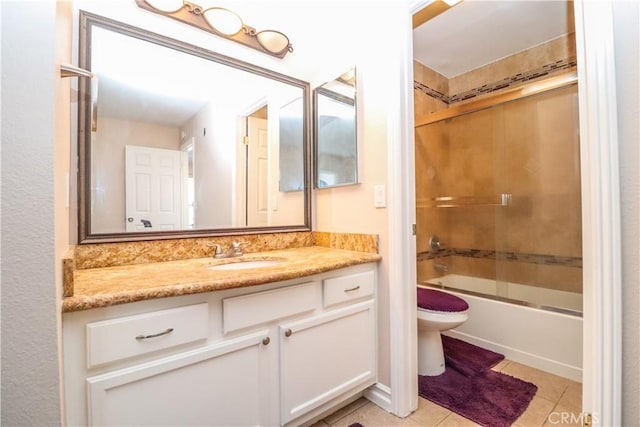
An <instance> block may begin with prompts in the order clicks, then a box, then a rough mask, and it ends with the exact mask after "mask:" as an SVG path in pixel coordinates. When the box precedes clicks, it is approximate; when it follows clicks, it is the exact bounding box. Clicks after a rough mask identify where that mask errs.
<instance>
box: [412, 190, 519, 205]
mask: <svg viewBox="0 0 640 427" xmlns="http://www.w3.org/2000/svg"><path fill="white" fill-rule="evenodd" d="M512 203H513V197H512V195H511V193H502V194H500V196H499V200H498V201H496V200H495V198H489V197H477V196H466V197H452V196H442V197H434V198H432V199H429V203H418V207H419V208H460V207H473V206H509V205H511V204H512Z"/></svg>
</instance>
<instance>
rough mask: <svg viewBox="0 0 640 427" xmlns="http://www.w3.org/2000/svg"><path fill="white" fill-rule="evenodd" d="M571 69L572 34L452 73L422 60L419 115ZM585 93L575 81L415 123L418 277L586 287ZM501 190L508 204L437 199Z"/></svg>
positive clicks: (490, 196)
mask: <svg viewBox="0 0 640 427" xmlns="http://www.w3.org/2000/svg"><path fill="white" fill-rule="evenodd" d="M569 70H575V39H574V35H573V34H570V35H567V36H565V37H561V38H558V39H555V40H552V41H550V42H548V43H546V44H544V45H539V46H536V47H534V48H532V49H530V50H528V51H524V52H520V53H518V54H516V55H513V56H512V57H508V58H504V59H503V60H500V61H497V62H496V63H493V64H489V65H487V66H484V67H481V68H479V69H476V70H472V71H470V72H468V73H466V74H463V75H460V76H456V77H453V78H451V79H447V78H446V77H444V76H442V75H440V74H438V73H436V72H435V71H433V70H430V69H428V68H427V67H425V66H423V65H422V64H419V63H416V64H415V67H414V71H415V72H414V78H415V80H416V81H415V85H414V87H415V90H414V94H415V112H416V116H420V117H422V118H424V117H425V116H426V115H428V114H429V113H431V112H436V111H440V110H444V109H447V108H448V107H449V106H450V104H451V106H457V105H459V104H460V103H468V102H473V100H475V99H477V98H479V97H484V96H490V94H492V93H499V91H500V90H504V89H507V88H510V87H513V86H520V85H522V84H525V83H527V82H531V81H536V80H537V79H542V78H546V77H549V76H552V75H553V74H555V73H558V72H563V71H569ZM577 96H578V95H577V85H573V86H569V87H566V88H563V89H557V90H554V91H551V92H548V93H544V94H540V95H537V96H534V97H530V98H524V99H521V100H518V101H514V102H510V103H507V104H503V105H498V106H494V107H491V108H488V109H485V110H481V111H478V112H475V113H471V114H466V115H464V116H460V117H454V118H451V119H447V120H442V121H440V122H435V123H432V124H429V125H425V126H420V127H418V128H416V133H415V140H416V151H415V159H416V165H415V166H416V199H417V200H416V201H417V205H418V208H417V213H416V220H417V252H418V259H417V266H418V280H419V281H424V280H428V279H431V278H434V277H438V276H441V275H443V274H446V273H448V274H460V275H466V276H473V277H481V278H486V279H492V280H505V281H508V282H512V283H520V284H525V285H532V286H538V287H545V288H550V289H558V290H564V291H570V292H578V293H581V292H582V234H581V197H580V150H579V145H580V144H579V132H578V129H579V126H578V111H577ZM502 193H509V194H511V195H512V203H511V204H510V205H509V206H489V204H483V203H471V204H470V205H468V206H460V207H452V208H438V207H434V206H433V199H434V198H437V197H443V196H449V197H456V198H458V197H460V198H462V199H461V200H465V199H467V198H469V199H472V200H473V199H477V200H495V199H496V197H499V196H500V194H502ZM433 235H437V236H438V237H439V238H440V242H441V244H442V245H441V247H442V248H444V249H443V250H441V251H440V252H438V253H437V254H432V253H430V252H429V238H430V237H431V236H433ZM444 269H446V270H447V271H443V270H444Z"/></svg>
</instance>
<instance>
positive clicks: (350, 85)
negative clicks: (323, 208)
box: [313, 67, 358, 188]
mask: <svg viewBox="0 0 640 427" xmlns="http://www.w3.org/2000/svg"><path fill="white" fill-rule="evenodd" d="M313 104H314V113H315V114H314V142H315V143H314V149H315V156H314V158H315V167H314V175H315V176H314V185H315V187H316V188H328V187H339V186H344V185H352V184H357V183H358V152H357V146H358V138H357V134H358V132H357V119H356V118H357V102H356V69H355V67H354V68H351V69H349V70H347V71H346V72H345V73H343V74H341V75H340V76H338V77H337V78H335V79H333V80H331V81H329V82H326V83H324V84H323V85H322V86H319V87H317V88H316V89H314V91H313Z"/></svg>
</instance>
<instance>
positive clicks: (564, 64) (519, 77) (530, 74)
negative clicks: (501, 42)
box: [413, 57, 577, 105]
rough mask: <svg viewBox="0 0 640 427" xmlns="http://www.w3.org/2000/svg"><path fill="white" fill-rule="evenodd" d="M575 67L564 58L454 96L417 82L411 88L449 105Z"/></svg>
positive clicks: (572, 58)
mask: <svg viewBox="0 0 640 427" xmlns="http://www.w3.org/2000/svg"><path fill="white" fill-rule="evenodd" d="M576 65H577V61H576V58H575V57H570V58H565V59H561V60H559V61H556V62H552V63H551V64H546V65H543V66H542V67H539V68H535V69H533V70H529V71H526V72H523V73H518V74H516V75H514V76H510V77H506V78H504V79H502V80H498V81H496V82H493V83H488V84H486V85H482V86H480V87H476V88H473V89H471V90H468V91H465V92H462V93H458V94H455V95H445V94H443V93H441V92H439V91H437V90H435V89H433V88H430V87H429V86H427V85H425V84H423V83H420V82H417V81H414V82H413V88H414V89H415V90H419V91H421V92H422V93H424V94H425V95H427V96H430V97H432V98H435V99H437V100H438V101H442V102H444V103H446V104H448V105H451V104H455V103H457V102H461V101H466V100H468V99H471V98H475V97H477V96H480V95H486V94H488V93H491V92H496V91H499V90H502V89H506V88H509V87H512V86H517V85H519V84H522V83H524V82H527V81H530V80H536V79H539V78H541V77H545V76H548V75H550V74H553V73H557V72H558V71H566V70H569V69H572V68H574V67H575V66H576Z"/></svg>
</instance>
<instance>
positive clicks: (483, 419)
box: [418, 368, 538, 427]
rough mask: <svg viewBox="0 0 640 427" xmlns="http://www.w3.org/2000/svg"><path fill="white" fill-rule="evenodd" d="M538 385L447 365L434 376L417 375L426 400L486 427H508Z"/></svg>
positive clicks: (497, 373) (420, 389)
mask: <svg viewBox="0 0 640 427" xmlns="http://www.w3.org/2000/svg"><path fill="white" fill-rule="evenodd" d="M537 390H538V387H536V386H535V385H534V384H531V383H529V382H526V381H522V380H520V379H518V378H514V377H511V376H509V375H505V374H502V373H500V372H494V371H486V372H484V373H481V374H477V375H475V376H472V377H468V376H465V375H464V374H462V373H460V372H458V371H456V370H455V369H451V368H447V370H446V371H445V373H444V374H442V375H438V376H435V377H427V376H422V375H420V376H418V392H419V394H420V396H422V397H424V398H425V399H429V400H430V401H432V402H434V403H437V404H438V405H440V406H444V407H445V408H447V409H449V410H451V411H453V412H455V413H457V414H460V415H462V416H463V417H465V418H468V419H470V420H472V421H474V422H476V423H478V424H480V425H483V426H486V427H503V426H504V427H507V426H510V425H512V424H513V423H514V421H515V420H517V419H518V417H519V416H520V415H522V413H523V412H524V411H525V410H526V409H527V407H528V406H529V403H530V402H531V399H533V396H534V395H535V394H536V391H537Z"/></svg>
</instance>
